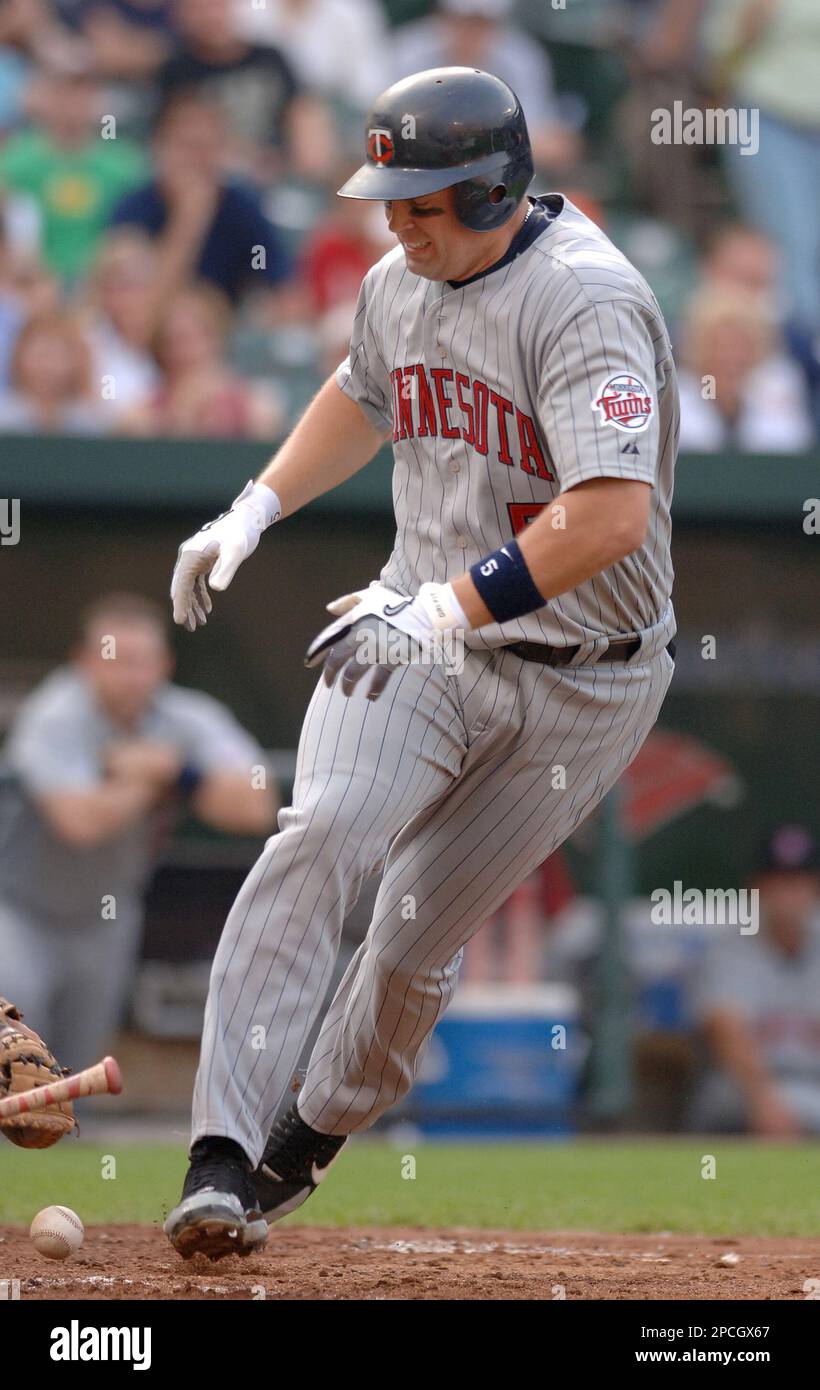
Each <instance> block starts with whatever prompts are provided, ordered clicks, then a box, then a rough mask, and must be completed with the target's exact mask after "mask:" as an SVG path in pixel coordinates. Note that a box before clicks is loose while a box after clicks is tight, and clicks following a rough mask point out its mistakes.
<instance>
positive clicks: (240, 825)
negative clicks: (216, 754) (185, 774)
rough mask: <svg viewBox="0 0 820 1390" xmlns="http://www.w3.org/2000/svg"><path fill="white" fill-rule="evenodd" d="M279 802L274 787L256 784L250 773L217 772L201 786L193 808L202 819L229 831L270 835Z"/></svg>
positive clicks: (233, 833)
mask: <svg viewBox="0 0 820 1390" xmlns="http://www.w3.org/2000/svg"><path fill="white" fill-rule="evenodd" d="M278 806H279V796H278V792H277V790H276V789H275V788H273V787H259V786H255V785H254V783H253V781H252V779H251V777H250V774H249V773H244V772H243V773H240V772H229V771H224V772H213V773H210V774H209V775H208V776H207V777H206V778H205V780H204V781H203V783H202V785H201V786H200V787H199V788H198V790H197V793H196V796H195V797H194V799H193V809H194V811H195V813H196V815H197V816H198V817H199V819H200V820H203V821H205V823H206V824H207V825H210V826H212V827H213V829H214V830H224V831H226V832H227V833H228V834H229V835H266V834H268V832H269V831H271V830H273V828H274V824H275V819H276V811H277V808H278Z"/></svg>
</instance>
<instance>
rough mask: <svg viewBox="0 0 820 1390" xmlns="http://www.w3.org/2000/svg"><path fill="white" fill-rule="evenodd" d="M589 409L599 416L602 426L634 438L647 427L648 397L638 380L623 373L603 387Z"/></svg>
mask: <svg viewBox="0 0 820 1390" xmlns="http://www.w3.org/2000/svg"><path fill="white" fill-rule="evenodd" d="M590 408H591V409H592V410H596V411H598V412H599V413H600V416H601V424H602V425H614V426H615V429H616V430H627V431H628V432H629V433H630V434H634V433H637V432H638V431H639V430H645V429H646V427H647V425H648V424H649V418H650V416H651V414H652V397H651V396H650V394H649V392H648V391H647V389H646V387H645V386H644V384H643V382H642V381H641V380H640V378H639V377H637V376H629V375H628V374H627V373H624V374H623V375H622V376H611V377H610V378H609V380H608V381H605V382H604V383H603V385H602V386H601V388H600V390H599V391H598V394H597V398H596V399H594V400H592V401H590Z"/></svg>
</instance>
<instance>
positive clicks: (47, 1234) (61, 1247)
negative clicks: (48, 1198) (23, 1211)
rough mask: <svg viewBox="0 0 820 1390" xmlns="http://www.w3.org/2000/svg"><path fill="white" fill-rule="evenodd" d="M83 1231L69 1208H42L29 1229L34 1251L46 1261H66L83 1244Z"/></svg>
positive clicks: (79, 1221) (77, 1218)
mask: <svg viewBox="0 0 820 1390" xmlns="http://www.w3.org/2000/svg"><path fill="white" fill-rule="evenodd" d="M84 1235H85V1230H84V1228H83V1223H82V1221H81V1220H80V1218H79V1216H78V1215H77V1213H76V1211H72V1210H71V1207H43V1210H42V1211H38V1213H37V1215H36V1216H35V1218H34V1220H33V1221H32V1223H31V1226H30V1228H29V1236H30V1238H31V1243H32V1245H33V1246H34V1249H35V1250H36V1251H37V1253H38V1254H39V1255H45V1257H46V1259H47V1260H67V1259H68V1257H69V1255H71V1254H73V1252H74V1251H75V1250H79V1248H80V1246H81V1245H82V1243H83V1236H84Z"/></svg>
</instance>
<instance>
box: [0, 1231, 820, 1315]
mask: <svg viewBox="0 0 820 1390" xmlns="http://www.w3.org/2000/svg"><path fill="white" fill-rule="evenodd" d="M725 1255H731V1256H734V1255H736V1256H738V1260H737V1262H735V1261H734V1260H731V1261H729V1262H728V1263H727V1262H725V1261H723V1262H722V1257H723V1256H725ZM819 1277H820V1239H818V1238H812V1239H805V1240H804V1239H801V1238H799V1237H789V1238H783V1239H762V1238H756V1237H755V1238H752V1237H744V1238H742V1239H737V1240H736V1239H733V1238H731V1237H727V1238H726V1239H719V1238H713V1237H706V1236H677V1235H675V1236H672V1235H646V1236H644V1235H641V1236H620V1235H615V1236H613V1235H578V1234H572V1233H565V1234H561V1233H554V1232H550V1233H543V1234H535V1233H529V1232H528V1233H526V1234H521V1233H520V1232H507V1231H468V1230H449V1231H445V1230H441V1231H425V1230H420V1229H418V1228H406V1229H404V1228H399V1227H389V1228H382V1229H379V1228H364V1227H361V1228H357V1227H352V1228H348V1229H342V1230H340V1229H337V1228H321V1227H291V1228H285V1229H283V1230H279V1231H274V1232H273V1233H272V1234H271V1237H270V1240H269V1242H268V1245H267V1246H266V1247H265V1250H264V1252H263V1253H262V1254H261V1255H255V1256H252V1257H248V1258H247V1259H236V1258H232V1259H227V1260H221V1261H220V1262H219V1263H216V1264H214V1263H211V1262H210V1261H208V1260H205V1259H204V1258H202V1257H197V1258H196V1260H192V1261H190V1262H188V1263H185V1262H183V1261H182V1260H180V1259H179V1258H178V1257H177V1256H176V1255H174V1253H173V1251H172V1250H171V1249H170V1247H169V1246H168V1244H167V1242H166V1240H165V1237H164V1236H163V1235H162V1232H161V1231H160V1230H159V1228H152V1227H150V1226H92V1227H89V1229H88V1231H87V1232H86V1239H85V1244H84V1246H83V1248H82V1250H80V1251H79V1252H78V1253H77V1254H76V1255H74V1256H72V1257H71V1258H70V1259H69V1260H68V1261H67V1262H66V1263H64V1264H63V1263H58V1262H56V1261H53V1260H46V1259H44V1258H43V1257H42V1256H40V1255H38V1254H37V1253H36V1252H35V1251H34V1250H33V1249H32V1247H31V1245H30V1244H29V1241H28V1235H27V1233H26V1232H25V1231H24V1230H21V1229H20V1228H19V1227H5V1228H0V1280H4V1279H8V1280H15V1279H17V1280H19V1281H20V1286H19V1293H20V1297H21V1298H26V1299H32V1298H35V1299H59V1298H89V1299H123V1298H141V1299H145V1298H147V1299H150V1298H181V1299H202V1298H204V1299H208V1298H219V1299H226V1298H229V1299H243V1298H244V1299H253V1298H263V1297H264V1298H270V1299H336V1300H338V1299H438V1298H456V1299H554V1298H560V1297H566V1298H568V1299H570V1298H571V1299H596V1298H597V1299H636V1298H698V1299H724V1298H754V1299H761V1298H762V1299H802V1298H805V1297H806V1293H805V1291H804V1289H803V1283H804V1281H805V1280H807V1279H817V1278H819Z"/></svg>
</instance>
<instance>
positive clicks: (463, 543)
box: [456, 536, 467, 550]
mask: <svg viewBox="0 0 820 1390" xmlns="http://www.w3.org/2000/svg"><path fill="white" fill-rule="evenodd" d="M456 545H457V546H458V548H459V550H466V549H467V540H466V537H465V536H456Z"/></svg>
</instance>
